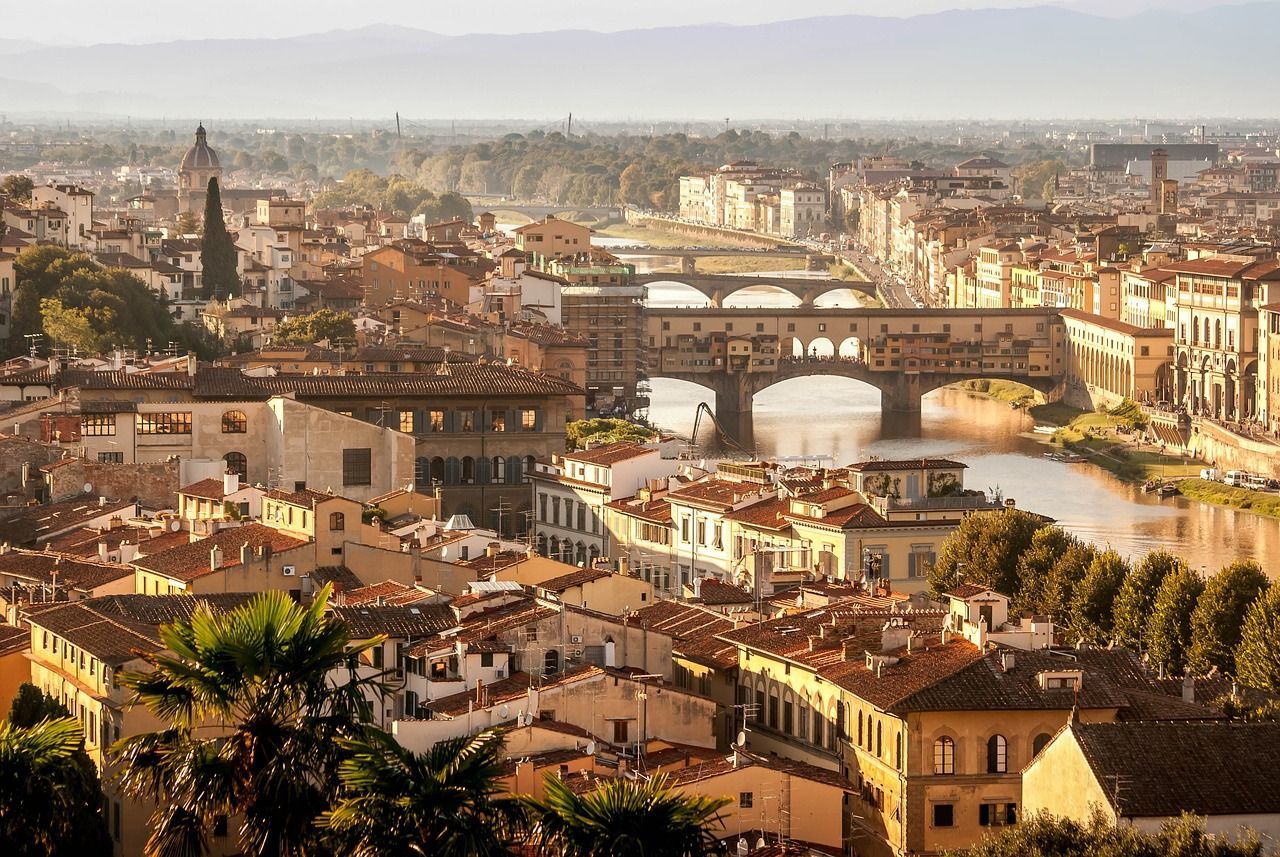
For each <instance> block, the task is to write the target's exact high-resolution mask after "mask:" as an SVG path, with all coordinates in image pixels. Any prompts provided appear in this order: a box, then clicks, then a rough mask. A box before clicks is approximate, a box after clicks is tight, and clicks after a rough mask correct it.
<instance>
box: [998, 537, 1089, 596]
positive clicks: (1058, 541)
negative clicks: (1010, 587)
mask: <svg viewBox="0 0 1280 857" xmlns="http://www.w3.org/2000/svg"><path fill="white" fill-rule="evenodd" d="M1079 544H1080V540H1079V539H1077V538H1076V537H1075V536H1073V535H1071V534H1070V533H1068V532H1067V531H1066V530H1064V529H1062V528H1061V527H1042V528H1040V529H1039V530H1036V532H1035V534H1034V535H1032V537H1031V546H1030V547H1028V548H1027V549H1026V550H1025V551H1023V552H1022V555H1021V556H1019V557H1018V593H1017V597H1016V598H1014V602H1013V603H1014V606H1015V607H1016V608H1017V609H1019V610H1028V611H1031V612H1033V613H1045V614H1051V613H1055V612H1056V611H1055V609H1054V608H1055V607H1058V606H1060V605H1059V604H1058V600H1059V599H1058V598H1057V597H1056V595H1055V596H1054V599H1053V602H1052V604H1051V603H1050V593H1049V589H1050V584H1051V582H1052V577H1053V569H1054V567H1055V566H1056V565H1057V564H1058V563H1059V561H1060V560H1061V559H1062V557H1063V556H1064V555H1065V554H1066V553H1067V551H1068V550H1070V549H1071V548H1073V547H1075V546H1077V545H1079Z"/></svg>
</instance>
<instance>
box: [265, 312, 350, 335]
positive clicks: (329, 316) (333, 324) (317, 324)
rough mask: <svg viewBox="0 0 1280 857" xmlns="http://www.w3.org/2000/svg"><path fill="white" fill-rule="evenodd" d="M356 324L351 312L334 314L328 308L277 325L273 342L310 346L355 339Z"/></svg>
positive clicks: (288, 319) (287, 319)
mask: <svg viewBox="0 0 1280 857" xmlns="http://www.w3.org/2000/svg"><path fill="white" fill-rule="evenodd" d="M355 335H356V323H355V320H354V319H353V318H352V317H351V313H349V312H334V311H333V310H331V309H329V308H328V307H326V308H324V309H318V310H316V311H315V312H313V313H309V314H307V315H297V316H294V317H293V318H286V319H284V320H283V321H281V322H280V323H279V324H277V325H276V327H275V330H274V332H272V334H271V338H272V341H274V342H277V343H281V344H285V343H292V344H302V343H306V344H310V343H313V342H319V341H320V340H322V339H327V340H329V341H330V342H333V341H335V340H338V339H355Z"/></svg>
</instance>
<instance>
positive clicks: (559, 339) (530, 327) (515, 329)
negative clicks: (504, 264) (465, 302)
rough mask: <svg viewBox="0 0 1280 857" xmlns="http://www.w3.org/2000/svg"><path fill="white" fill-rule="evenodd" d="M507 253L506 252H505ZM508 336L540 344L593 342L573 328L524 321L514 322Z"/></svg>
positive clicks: (585, 345)
mask: <svg viewBox="0 0 1280 857" xmlns="http://www.w3.org/2000/svg"><path fill="white" fill-rule="evenodd" d="M516 252H517V254H518V255H520V256H524V254H523V253H519V252H518V251H516ZM503 255H506V254H503ZM507 335H508V336H515V337H518V338H520V339H527V340H529V341H530V342H536V343H538V344H540V345H573V346H582V347H583V348H586V347H587V346H589V345H590V344H591V342H590V340H588V339H587V338H586V337H585V336H583V335H582V334H580V333H575V332H573V331H571V330H565V329H564V328H563V327H555V326H553V325H549V324H534V323H532V322H522V323H520V324H513V325H511V327H509V328H507Z"/></svg>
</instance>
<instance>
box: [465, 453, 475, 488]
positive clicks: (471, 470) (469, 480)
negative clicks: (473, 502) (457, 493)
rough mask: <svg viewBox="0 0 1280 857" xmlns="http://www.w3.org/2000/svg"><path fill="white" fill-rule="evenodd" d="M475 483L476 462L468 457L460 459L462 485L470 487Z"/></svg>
mask: <svg viewBox="0 0 1280 857" xmlns="http://www.w3.org/2000/svg"><path fill="white" fill-rule="evenodd" d="M475 481H476V460H475V459H474V458H472V457H471V456H469V455H466V456H463V458H462V484H463V485H471V484H473V483H474V482H475Z"/></svg>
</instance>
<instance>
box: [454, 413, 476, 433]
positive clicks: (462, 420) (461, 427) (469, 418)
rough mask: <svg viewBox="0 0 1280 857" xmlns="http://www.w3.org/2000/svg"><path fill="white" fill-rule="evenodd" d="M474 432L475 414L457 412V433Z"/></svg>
mask: <svg viewBox="0 0 1280 857" xmlns="http://www.w3.org/2000/svg"><path fill="white" fill-rule="evenodd" d="M475 430H476V412H475V411H458V431H475Z"/></svg>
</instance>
